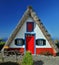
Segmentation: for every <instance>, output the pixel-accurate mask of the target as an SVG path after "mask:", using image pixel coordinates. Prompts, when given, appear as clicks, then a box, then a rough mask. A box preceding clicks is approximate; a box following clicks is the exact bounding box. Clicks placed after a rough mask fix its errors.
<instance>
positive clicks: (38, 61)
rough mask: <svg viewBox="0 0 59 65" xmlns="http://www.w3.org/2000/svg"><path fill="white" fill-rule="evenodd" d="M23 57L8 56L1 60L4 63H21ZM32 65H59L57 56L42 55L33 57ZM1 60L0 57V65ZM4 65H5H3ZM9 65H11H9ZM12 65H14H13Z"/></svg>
mask: <svg viewBox="0 0 59 65" xmlns="http://www.w3.org/2000/svg"><path fill="white" fill-rule="evenodd" d="M22 57H23V56H17V57H15V56H8V57H5V58H4V59H3V61H4V62H9V61H12V62H19V63H21V61H22ZM33 60H34V65H59V56H56V57H54V56H44V55H33ZM1 62H2V58H1V56H0V65H2V64H1ZM5 65H6V64H5ZM10 65H11V64H10ZM13 65H14V64H13Z"/></svg>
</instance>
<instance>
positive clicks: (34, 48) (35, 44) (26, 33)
mask: <svg viewBox="0 0 59 65" xmlns="http://www.w3.org/2000/svg"><path fill="white" fill-rule="evenodd" d="M26 35H34V38H36V34H35V33H25V49H24V52H26ZM34 40H35V39H34ZM34 54H36V40H35V41H34Z"/></svg>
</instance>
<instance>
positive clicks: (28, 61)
mask: <svg viewBox="0 0 59 65" xmlns="http://www.w3.org/2000/svg"><path fill="white" fill-rule="evenodd" d="M22 65H33V59H32V55H31V53H30V52H29V51H27V52H26V53H25V55H24V57H23V60H22Z"/></svg>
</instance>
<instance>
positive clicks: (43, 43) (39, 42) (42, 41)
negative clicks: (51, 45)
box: [36, 39, 46, 46]
mask: <svg viewBox="0 0 59 65" xmlns="http://www.w3.org/2000/svg"><path fill="white" fill-rule="evenodd" d="M36 45H39V46H43V45H46V41H45V40H44V39H37V40H36Z"/></svg>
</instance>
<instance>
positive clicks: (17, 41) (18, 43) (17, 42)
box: [15, 39, 24, 46]
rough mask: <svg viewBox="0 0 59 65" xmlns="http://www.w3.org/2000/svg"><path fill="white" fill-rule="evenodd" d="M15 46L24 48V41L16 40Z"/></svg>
mask: <svg viewBox="0 0 59 65" xmlns="http://www.w3.org/2000/svg"><path fill="white" fill-rule="evenodd" d="M15 45H17V46H23V45H24V39H15Z"/></svg>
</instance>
